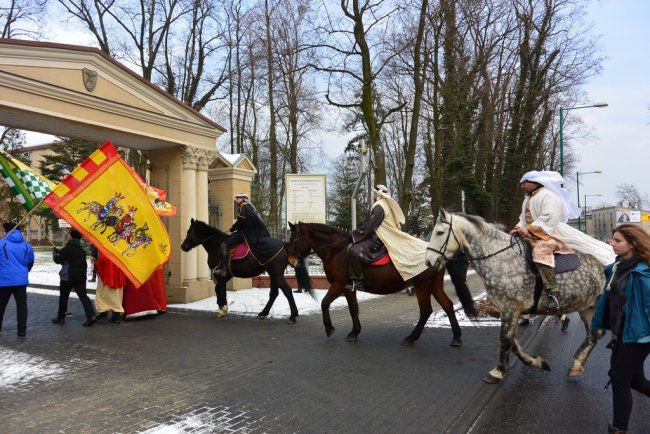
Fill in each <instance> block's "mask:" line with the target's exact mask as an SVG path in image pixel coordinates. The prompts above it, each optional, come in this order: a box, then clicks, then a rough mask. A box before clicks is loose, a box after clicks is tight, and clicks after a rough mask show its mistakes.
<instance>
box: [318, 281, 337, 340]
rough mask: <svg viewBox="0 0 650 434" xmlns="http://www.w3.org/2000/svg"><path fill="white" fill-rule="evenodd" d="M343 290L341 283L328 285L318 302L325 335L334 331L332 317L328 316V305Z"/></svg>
mask: <svg viewBox="0 0 650 434" xmlns="http://www.w3.org/2000/svg"><path fill="white" fill-rule="evenodd" d="M342 292H343V284H340V285H338V284H334V285H332V286H330V289H329V291H327V294H325V297H323V299H322V300H321V302H320V309H321V312H322V313H323V325H324V326H325V334H326V335H327V337H330V336H332V334H333V333H334V330H336V329H335V328H334V326H333V325H332V318H331V317H330V305H331V304H332V302H333V301H334V300H336V298H337V297H338V296H339V295H341V293H342Z"/></svg>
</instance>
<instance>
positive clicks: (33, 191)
mask: <svg viewBox="0 0 650 434" xmlns="http://www.w3.org/2000/svg"><path fill="white" fill-rule="evenodd" d="M0 173H1V174H2V177H3V178H4V180H5V181H6V182H7V184H8V185H9V188H11V191H12V192H13V194H14V196H16V199H18V201H19V202H20V203H21V204H22V206H23V207H25V209H26V210H27V211H31V210H32V209H33V208H34V207H35V206H36V205H38V204H39V203H40V202H41V201H42V200H43V198H45V196H47V195H48V194H49V193H50V191H52V188H54V185H55V184H54V183H52V182H51V181H50V180H48V179H46V178H44V177H42V176H41V175H39V174H37V173H36V172H34V171H33V170H32V169H30V168H29V167H27V166H25V165H24V164H23V163H21V162H20V161H18V160H16V159H15V158H11V156H10V155H8V154H5V153H4V152H1V151H0Z"/></svg>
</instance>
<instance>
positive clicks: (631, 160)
mask: <svg viewBox="0 0 650 434" xmlns="http://www.w3.org/2000/svg"><path fill="white" fill-rule="evenodd" d="M587 21H588V22H592V23H593V26H592V29H593V33H594V34H595V35H600V36H601V46H602V49H603V54H604V55H605V57H606V60H605V62H604V64H603V70H602V73H601V75H600V76H598V77H595V78H593V79H592V80H590V81H589V83H588V84H587V85H586V87H585V90H586V91H587V99H588V100H587V101H584V103H585V104H590V103H594V102H607V103H608V104H609V106H608V107H606V108H601V109H598V108H590V109H581V110H576V111H573V112H570V114H569V115H570V116H580V117H581V118H582V119H583V120H584V125H585V127H586V128H589V129H590V130H591V132H592V134H591V137H590V139H588V140H585V141H580V140H575V141H574V142H573V143H568V142H565V146H572V147H573V150H574V152H575V153H577V155H579V159H580V161H579V162H578V163H577V165H576V168H575V169H576V170H577V171H579V172H591V171H597V170H600V171H602V172H603V173H602V174H588V175H584V176H582V177H581V183H580V184H581V185H580V203H581V205H584V199H585V197H584V195H585V194H587V195H598V194H600V195H602V196H601V197H596V196H589V197H588V198H587V202H588V205H589V206H599V205H612V204H614V203H615V201H616V186H617V185H619V184H622V183H627V184H634V185H636V186H637V187H638V189H639V190H640V192H641V193H642V194H645V195H648V196H650V187H647V186H646V182H645V176H644V175H645V173H644V172H645V170H647V169H646V167H647V163H646V161H647V158H641V157H645V156H646V155H647V151H646V149H648V147H649V146H650V83H649V80H648V77H650V56H648V45H647V44H648V41H650V26H649V25H648V23H649V22H650V2H648V1H643V0H608V1H594V2H592V4H591V5H590V7H589V8H588V15H587ZM57 27H60V25H57V26H50V28H57ZM54 41H55V42H61V43H71V44H80V45H83V44H86V45H93V41H92V38H90V37H89V36H88V35H87V34H85V33H84V32H81V31H78V30H74V29H71V28H67V29H66V30H65V31H59V32H57V34H56V37H55V38H54ZM51 139H52V136H49V135H43V134H38V133H30V134H28V144H39V143H45V142H47V141H49V140H51ZM347 140H348V137H344V136H338V135H337V134H336V133H333V132H323V134H322V135H321V141H322V143H323V147H324V151H325V153H326V154H327V155H328V156H329V157H336V156H337V155H339V154H340V153H341V152H342V150H343V148H344V147H345V144H346V143H347ZM321 171H322V170H321ZM566 175H567V176H566V177H567V178H570V180H569V181H568V183H567V184H566V187H567V188H568V189H569V190H571V191H572V198H573V201H575V202H577V191H576V187H575V182H574V181H573V180H574V179H575V170H573V171H572V173H566ZM646 208H648V209H650V204H647V205H646Z"/></svg>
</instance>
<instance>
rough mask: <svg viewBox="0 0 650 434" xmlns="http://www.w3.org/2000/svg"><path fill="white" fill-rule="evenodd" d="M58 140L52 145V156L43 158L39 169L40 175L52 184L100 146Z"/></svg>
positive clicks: (82, 141)
mask: <svg viewBox="0 0 650 434" xmlns="http://www.w3.org/2000/svg"><path fill="white" fill-rule="evenodd" d="M58 139H59V140H60V141H59V142H57V143H55V144H53V145H52V148H51V149H52V154H50V155H46V156H44V157H43V161H41V164H40V167H39V169H40V171H41V174H42V175H43V176H44V177H46V178H48V179H49V180H50V181H52V182H59V181H61V180H62V179H63V178H65V176H66V175H67V173H68V172H72V170H73V169H74V168H75V167H77V166H78V165H79V164H81V162H83V161H84V160H85V159H86V158H88V157H89V156H90V154H92V153H93V152H95V151H96V150H97V149H98V148H99V147H100V146H101V144H100V143H97V142H88V141H86V140H79V139H67V138H64V137H58Z"/></svg>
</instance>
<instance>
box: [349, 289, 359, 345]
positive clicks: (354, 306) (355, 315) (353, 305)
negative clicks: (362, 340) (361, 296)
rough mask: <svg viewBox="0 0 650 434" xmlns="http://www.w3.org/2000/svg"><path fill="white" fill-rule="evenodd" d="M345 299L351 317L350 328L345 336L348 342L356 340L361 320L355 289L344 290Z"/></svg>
mask: <svg viewBox="0 0 650 434" xmlns="http://www.w3.org/2000/svg"><path fill="white" fill-rule="evenodd" d="M345 299H346V300H347V301H348V310H349V311H350V316H351V317H352V330H351V331H350V333H348V335H347V336H346V337H345V340H346V341H348V342H354V341H356V340H357V336H359V333H361V322H360V321H359V301H358V300H357V291H346V292H345Z"/></svg>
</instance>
